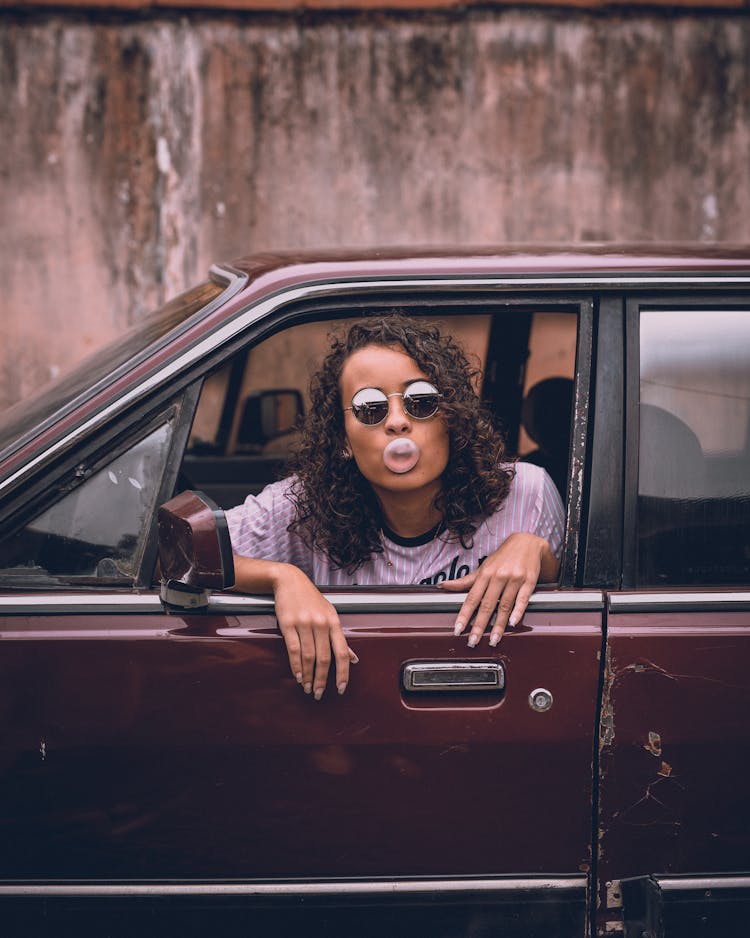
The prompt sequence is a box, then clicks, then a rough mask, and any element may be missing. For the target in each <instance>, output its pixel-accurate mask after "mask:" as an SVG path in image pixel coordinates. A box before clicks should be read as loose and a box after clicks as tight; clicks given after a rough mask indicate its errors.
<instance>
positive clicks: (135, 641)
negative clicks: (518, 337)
mask: <svg viewBox="0 0 750 938" xmlns="http://www.w3.org/2000/svg"><path fill="white" fill-rule="evenodd" d="M332 290H333V288H332ZM372 291H373V295H375V292H376V285H375V286H373V287H372ZM369 301H370V302H371V303H372V302H374V300H373V299H372V297H370V298H369ZM276 302H277V307H276V310H277V312H276V313H273V312H272V313H271V314H270V319H269V322H268V323H267V324H266V326H265V327H266V328H267V330H268V331H273V329H274V328H275V326H274V320H273V316H274V315H278V317H279V319H280V318H281V314H282V313H286V311H285V310H284V298H283V296H280V297H278V299H277V301H276ZM378 302H381V303H382V302H383V301H381V300H378ZM430 302H431V304H433V305H434V303H435V302H436V301H435V297H434V295H431V300H430ZM451 303H452V304H453V305H454V306H455V305H456V303H457V299H456V295H455V292H454V293H453V294H452V295H451ZM540 305H541V306H543V307H544V309H545V310H547V311H552V312H554V311H555V309H557V308H558V307H560V309H564V310H565V311H567V312H569V313H570V312H573V313H575V315H576V316H577V322H578V329H577V371H576V381H575V401H576V407H575V424H574V427H573V432H572V433H571V439H572V440H573V445H572V448H571V454H570V470H571V471H570V472H569V482H568V490H567V496H568V497H567V514H568V520H567V536H566V545H565V554H564V558H563V566H562V573H561V581H560V583H559V584H558V586H557V587H555V586H552V587H549V588H540V589H539V590H538V591H537V593H536V594H535V595H534V597H533V598H532V600H531V603H530V605H529V609H528V611H527V613H526V615H525V617H524V619H523V620H522V622H521V623H519V625H518V626H517V627H516V628H513V629H508V631H507V632H506V635H505V637H504V638H503V641H502V643H501V644H500V645H499V646H498V647H497V648H495V649H490V648H489V646H488V644H487V640H486V638H485V639H484V640H483V642H482V643H480V645H479V646H478V647H477V648H476V649H469V648H468V646H467V644H466V639H465V637H464V638H455V637H454V636H453V633H452V624H453V619H454V618H455V614H456V612H457V610H458V608H459V606H460V601H461V600H460V597H453V596H449V595H446V594H444V593H440V592H439V591H437V590H435V589H433V588H429V587H419V588H416V587H409V588H403V589H401V588H399V589H390V590H386V589H373V588H367V589H361V590H351V591H348V592H339V593H334V592H331V593H329V594H327V595H328V597H329V599H330V600H331V602H333V603H334V604H335V606H336V608H337V609H338V610H339V613H340V615H341V619H342V623H343V626H344V629H345V632H346V633H347V636H348V640H349V642H350V644H351V645H352V647H353V648H354V649H355V650H356V652H357V654H358V655H359V658H360V662H359V664H358V665H356V668H355V673H354V675H353V678H352V680H351V682H350V686H349V689H348V690H347V692H346V695H345V696H344V697H342V698H339V697H338V695H336V694H335V693H333V692H332V690H331V688H330V687H329V690H328V692H327V693H326V694H325V695H324V697H323V699H322V700H321V701H314V700H312V699H311V698H310V697H306V696H305V695H304V694H303V693H302V692H301V690H300V689H299V687H298V686H297V685H296V682H295V681H294V679H293V677H292V676H291V674H290V673H289V669H288V664H287V661H286V655H285V651H284V647H283V641H282V639H281V637H280V635H279V633H278V630H277V628H276V623H275V618H274V614H273V605H272V603H271V602H270V600H269V599H268V598H267V597H259V596H241V595H237V594H214V595H213V596H212V598H211V601H210V604H209V605H208V607H207V608H204V609H202V610H191V611H175V610H173V609H169V608H166V607H164V606H163V604H162V603H161V601H160V599H159V596H158V591H157V589H156V586H155V585H153V584H152V581H151V573H150V570H151V569H152V568H153V557H154V554H153V551H154V550H155V540H154V528H155V516H154V514H153V512H154V510H155V506H156V503H157V502H158V501H159V499H160V498H162V497H166V496H165V495H164V493H165V492H166V491H167V490H168V489H169V487H170V486H172V485H174V482H175V479H176V478H177V473H178V469H179V457H180V455H181V453H182V451H183V450H184V448H185V445H186V440H187V433H188V426H187V423H188V418H187V416H186V415H187V413H188V411H190V412H192V408H194V407H195V398H194V397H191V395H193V394H194V390H195V389H196V385H195V384H192V385H190V386H189V390H188V391H186V392H185V397H184V398H180V399H179V402H178V403H176V404H175V405H174V406H175V407H177V408H178V409H180V415H179V416H174V417H170V418H168V419H169V420H175V421H176V423H175V424H174V429H173V430H170V432H169V434H168V438H167V437H165V440H166V442H164V441H163V442H162V443H161V445H160V447H157V449H158V455H157V456H156V457H155V458H154V462H153V463H152V469H151V472H150V476H149V479H150V481H149V490H150V491H151V492H152V495H153V496H154V497H149V498H148V499H145V500H144V499H142V500H141V501H139V502H138V504H143V505H146V506H147V507H146V508H145V509H144V511H145V512H146V514H147V515H148V517H145V516H144V517H143V518H142V521H141V524H140V527H139V530H140V529H141V528H142V529H144V530H146V531H147V532H148V536H146V537H145V538H144V539H142V540H141V539H138V538H136V540H137V544H136V545H135V546H134V545H133V543H132V540H131V541H128V540H127V538H125V543H124V545H123V544H120V543H119V542H118V545H114V546H115V547H116V548H117V550H119V551H120V553H117V550H116V551H114V552H113V551H112V550H110V549H109V547H110V546H112V545H107V549H106V550H105V551H104V553H103V554H101V552H100V554H101V555H100V554H97V552H96V538H94V537H91V536H89V535H88V534H86V535H85V536H84V529H85V526H84V525H81V537H80V538H79V541H80V543H81V544H83V545H84V548H81V547H80V544H79V545H78V546H76V545H73V544H71V545H68V546H67V547H66V543H65V542H64V540H60V539H59V538H58V539H57V540H56V541H55V543H54V544H53V547H54V551H53V553H55V555H56V556H57V557H58V558H62V559H61V560H60V562H61V563H62V568H63V569H61V570H60V571H58V573H57V574H55V575H57V576H58V577H59V578H60V580H61V583H62V584H63V585H64V584H66V583H67V588H62V589H55V588H53V587H52V585H51V584H50V578H49V576H48V577H47V578H46V580H45V581H44V582H45V584H46V585H45V587H44V589H43V590H41V591H39V590H33V589H31V588H30V586H29V583H30V580H29V579H28V578H27V579H26V581H25V582H26V584H27V586H26V588H24V587H23V583H24V577H23V574H24V571H23V570H22V569H20V568H21V567H22V566H23V561H24V556H31V555H30V554H29V551H30V550H31V549H32V548H31V547H30V546H29V544H30V542H31V541H33V540H34V538H37V540H38V539H39V537H42V539H43V540H44V538H49V537H50V536H51V535H50V532H51V531H52V535H54V533H55V532H54V531H53V530H52V525H51V522H50V517H52V519H53V520H54V517H55V514H56V512H57V515H58V516H59V517H64V518H67V517H70V511H69V506H68V508H66V506H65V505H63V504H62V503H63V502H64V500H65V499H70V498H71V497H75V499H76V501H77V504H78V505H84V504H86V501H87V498H88V497H89V496H90V494H91V491H92V489H94V488H95V487H96V486H100V487H101V486H104V488H105V489H106V488H107V485H110V486H119V485H120V484H123V485H125V486H129V488H130V489H132V490H133V491H134V492H136V493H139V497H140V493H141V492H142V491H143V481H142V480H143V478H145V477H143V476H139V475H138V474H137V473H131V471H130V469H129V468H128V467H129V466H131V465H135V464H138V465H140V463H138V462H137V460H135V461H133V460H134V459H135V457H133V458H131V457H132V454H133V451H134V450H137V449H138V447H141V448H142V447H143V446H144V445H146V446H148V445H149V444H151V443H153V441H154V440H157V441H158V440H162V436H164V434H165V433H166V431H161V432H162V436H159V432H160V427H162V426H163V425H164V423H165V420H167V418H166V417H161V418H160V417H159V415H158V414H156V413H148V414H146V413H143V412H142V413H141V415H140V417H139V420H138V423H137V427H133V428H131V427H130V426H129V425H128V426H123V427H122V428H121V429H122V433H121V436H120V437H119V442H118V445H117V447H116V449H115V450H113V451H111V452H110V453H109V454H108V452H107V446H105V443H106V444H107V445H109V443H108V439H107V440H97V441H89V443H88V453H89V455H87V456H86V457H85V458H83V459H82V460H81V462H80V463H79V464H78V466H74V467H71V470H70V472H69V473H68V474H67V475H65V476H64V477H61V484H60V486H59V490H58V492H59V497H58V496H54V497H52V496H50V498H51V503H49V504H48V501H50V499H47V500H43V501H42V502H40V506H42V507H43V511H42V516H43V523H40V522H39V515H35V516H34V517H33V518H29V519H28V520H27V522H26V523H25V525H23V526H21V527H19V536H20V537H21V541H22V542H23V545H25V546H21V547H17V548H16V554H14V555H13V556H14V557H15V561H14V563H15V566H14V567H13V570H14V571H15V573H14V575H15V576H16V577H17V579H16V580H15V581H14V582H15V584H16V589H15V590H14V591H13V592H10V591H6V592H4V593H3V594H2V598H1V599H0V628H1V629H2V637H3V651H4V654H3V657H2V669H3V673H2V675H1V677H2V680H1V681H0V686H2V688H3V690H2V697H1V698H0V699H2V713H3V721H4V724H5V725H6V726H7V727H9V732H8V745H7V746H6V747H5V749H4V754H3V757H2V759H3V769H2V795H3V797H2V805H3V807H2V830H3V840H2V842H3V847H2V850H1V856H2V860H1V861H0V864H1V870H2V877H3V881H4V884H3V886H2V887H1V888H2V889H3V893H2V895H3V896H4V897H5V899H6V901H8V902H10V903H11V904H12V910H13V913H14V914H15V915H17V916H19V921H21V922H22V923H24V922H25V921H26V920H27V919H26V917H27V916H29V915H35V914H41V913H40V909H41V910H42V912H43V914H44V915H45V916H48V917H49V916H51V915H60V916H62V917H63V919H65V921H71V920H75V919H70V918H66V916H67V917H69V916H77V915H79V914H81V906H83V908H84V909H85V910H86V913H87V914H91V913H92V910H97V914H100V915H101V916H102V917H103V919H104V920H105V921H107V924H108V927H112V922H113V914H112V908H113V907H114V908H117V923H118V924H117V925H116V926H115V927H122V928H124V929H126V928H129V927H132V916H134V915H135V916H137V915H139V914H141V913H144V914H146V915H147V917H148V920H149V921H150V922H154V921H162V919H161V918H160V916H164V915H167V914H169V915H174V914H180V915H185V914H187V918H184V919H183V926H184V927H186V928H192V927H199V926H198V925H196V923H198V922H200V923H201V926H200V927H205V922H206V921H207V920H210V921H212V922H215V921H216V918H215V916H217V915H219V916H222V917H223V916H226V917H228V919H231V918H232V917H233V916H234V915H237V914H239V915H241V916H248V915H252V916H254V917H253V918H251V919H249V920H250V921H252V922H253V923H254V924H255V925H257V926H258V927H264V928H265V929H267V930H270V931H271V933H277V934H284V933H287V932H288V929H291V928H302V927H304V928H306V929H307V930H313V931H314V932H315V931H316V930H319V931H320V932H321V933H322V932H323V931H325V932H326V934H331V933H336V934H350V933H352V932H354V933H357V934H373V935H374V934H376V933H377V934H381V933H382V931H383V929H384V928H390V930H392V931H396V932H397V933H404V934H405V933H406V932H407V931H409V932H415V931H416V933H422V934H430V935H465V934H488V933H490V930H492V929H499V928H501V929H502V930H503V934H519V935H521V934H523V935H535V934H538V935H545V936H546V935H549V934H556V935H583V934H584V931H585V927H586V918H587V884H588V876H589V873H590V870H591V864H592V848H591V839H592V798H593V792H592V759H593V752H594V742H595V727H596V724H597V702H598V692H599V674H600V653H601V642H602V618H603V596H602V593H601V591H600V590H598V589H591V590H585V589H581V588H580V587H579V586H578V583H579V572H578V551H579V541H578V534H577V532H578V531H579V530H580V529H581V515H582V510H583V504H584V485H585V472H584V467H585V466H586V459H587V453H586V441H587V413H588V408H587V401H588V394H589V383H590V365H591V341H592V331H593V316H594V304H593V302H592V301H591V299H590V298H585V297H583V298H582V297H578V296H565V297H554V296H550V295H549V294H545V295H544V296H543V297H542V298H541V299H540V298H539V297H526V298H523V297H520V298H519V297H518V296H515V297H514V299H513V302H512V303H511V302H508V303H505V304H503V303H502V302H500V301H496V303H495V306H493V312H492V315H493V316H513V315H516V314H520V313H519V311H520V312H523V310H524V309H528V308H533V309H539V308H540ZM311 315H312V314H311ZM316 315H319V313H316ZM248 341H249V342H250V343H251V344H252V342H253V341H254V338H253V335H250V336H249V339H248ZM221 359H222V355H221V350H220V349H214V350H212V357H211V358H210V361H211V366H212V367H216V365H217V363H218V364H221ZM200 367H201V366H200V363H199V364H198V365H197V366H196V369H197V371H196V374H195V375H194V377H195V380H196V381H198V380H199V379H200V377H201V374H200ZM183 381H187V378H183ZM170 413H171V412H170ZM175 414H176V412H175ZM170 426H171V425H170ZM144 441H145V443H144ZM110 457H111V458H110ZM118 460H120V461H121V462H119V463H118V462H117V461H118ZM122 460H124V464H123V463H122ZM129 460H130V461H129ZM113 480H114V481H113ZM139 485H140V486H141V488H140V489H139V488H138V486H139ZM157 492H158V493H159V497H156V493H157ZM40 497H41V496H40ZM55 499H57V500H55ZM91 504H92V506H94V507H93V509H92V510H94V512H96V504H97V499H95V498H92V500H91ZM99 504H101V502H99ZM66 511H67V512H68V513H67V514H66ZM127 512H128V508H127V506H125V505H123V506H122V507H120V508H118V509H117V510H113V511H109V512H108V513H107V514H108V517H110V518H114V519H115V520H117V519H122V518H123V517H126V516H127ZM31 514H33V512H31ZM76 517H78V515H76ZM86 517H87V518H88V517H89V516H88V515H86ZM128 533H131V534H132V532H129V531H128V530H125V531H124V534H125V535H127V534H128ZM136 533H137V532H136ZM24 538H25V539H26V540H25V541H24ZM110 540H112V538H111V537H110ZM45 543H47V542H45ZM91 545H93V546H91ZM47 547H49V544H47ZM34 549H36V548H34ZM67 549H69V550H70V551H71V552H75V551H78V552H79V553H80V552H81V551H83V553H85V555H86V556H85V562H84V561H82V565H81V567H80V569H77V575H78V579H77V580H76V581H75V584H74V585H75V586H76V589H75V590H73V589H71V588H70V587H71V585H72V584H73V580H71V578H70V577H69V576H67V575H66V574H65V570H64V568H65V564H66V561H67V558H66V556H65V554H66V550H67ZM128 551H130V553H128ZM48 553H49V551H48ZM125 555H127V556H131V557H132V558H133V560H132V566H131V567H129V568H127V567H126V566H124V562H123V559H122V558H123V556H125ZM35 556H36V555H35ZM44 556H46V555H44ZM34 563H36V567H35V568H34V569H37V568H39V569H44V570H46V572H47V574H49V573H50V571H49V569H48V568H45V567H44V564H43V563H42V561H40V560H38V559H37V560H36V561H34ZM27 565H28V564H27ZM6 569H10V567H9V566H8V562H6ZM87 571H88V582H87V576H86V572H87ZM107 577H110V579H109V580H108V579H107ZM19 583H20V584H21V586H20V587H19V586H18V584H19ZM477 665H479V666H480V667H479V668H478V669H477ZM446 671H447V673H448V674H449V679H448V680H445V679H444V676H445V674H446ZM477 671H479V674H478V675H477ZM441 679H442V680H441ZM428 688H429V689H428ZM40 902H41V903H42V904H41V905H39V903H40ZM108 903H109V904H108ZM113 903H114V906H113ZM122 903H124V904H122ZM204 916H210V919H207V918H206V917H204ZM222 920H223V919H222Z"/></svg>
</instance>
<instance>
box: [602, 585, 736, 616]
mask: <svg viewBox="0 0 750 938" xmlns="http://www.w3.org/2000/svg"><path fill="white" fill-rule="evenodd" d="M608 608H609V611H610V612H612V613H623V612H691V611H697V610H698V609H700V610H701V611H702V612H705V611H709V610H711V611H715V612H722V611H731V610H736V611H745V610H748V609H750V592H748V591H741V590H734V591H731V592H730V591H728V590H724V591H716V590H715V591H713V592H711V591H710V590H701V591H695V592H690V591H688V590H684V591H680V592H672V593H656V592H653V593H646V592H639V593H610V594H609V596H608Z"/></svg>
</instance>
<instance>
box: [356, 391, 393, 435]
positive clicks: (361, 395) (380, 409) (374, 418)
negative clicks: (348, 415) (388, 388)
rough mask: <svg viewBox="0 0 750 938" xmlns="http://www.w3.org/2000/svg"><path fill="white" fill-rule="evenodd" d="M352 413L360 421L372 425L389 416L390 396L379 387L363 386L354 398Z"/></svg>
mask: <svg viewBox="0 0 750 938" xmlns="http://www.w3.org/2000/svg"><path fill="white" fill-rule="evenodd" d="M352 413H353V414H354V416H355V417H356V418H357V420H359V422H360V423H364V424H366V425H367V426H369V427H372V426H374V425H375V424H377V423H381V422H382V421H383V420H385V418H386V417H387V416H388V398H387V397H386V396H385V394H383V392H382V391H378V389H377V388H362V390H361V391H357V393H356V394H355V395H354V397H353V398H352Z"/></svg>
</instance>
